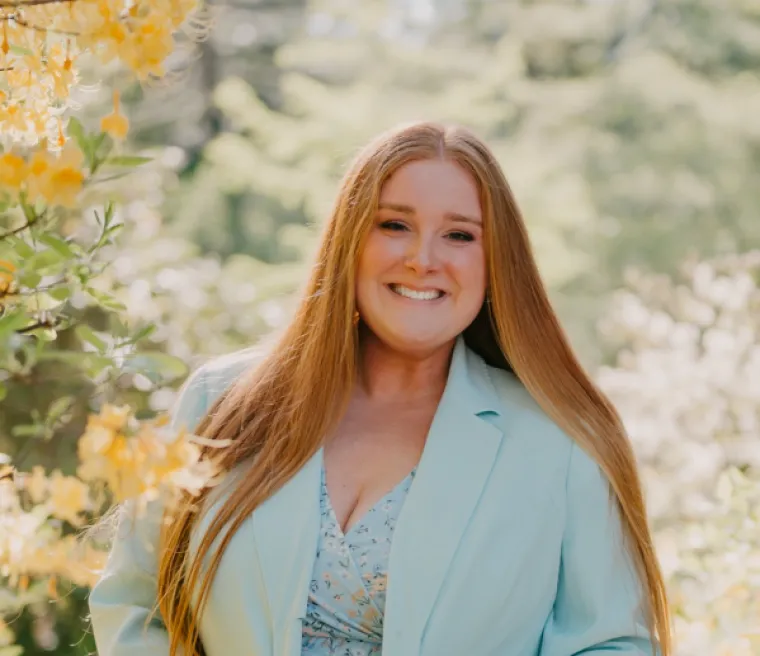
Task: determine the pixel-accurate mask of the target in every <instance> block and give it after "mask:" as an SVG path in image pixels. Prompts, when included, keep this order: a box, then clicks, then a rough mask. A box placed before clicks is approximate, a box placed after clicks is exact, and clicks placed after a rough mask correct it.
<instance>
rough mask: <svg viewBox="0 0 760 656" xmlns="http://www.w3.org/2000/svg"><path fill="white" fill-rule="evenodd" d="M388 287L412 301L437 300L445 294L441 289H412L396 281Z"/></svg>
mask: <svg viewBox="0 0 760 656" xmlns="http://www.w3.org/2000/svg"><path fill="white" fill-rule="evenodd" d="M388 289H390V290H391V291H392V292H393V293H394V294H396V295H398V296H403V297H404V298H408V299H411V300H413V301H437V300H438V299H439V298H443V297H444V296H445V295H446V294H445V292H444V291H443V290H441V289H412V288H411V287H405V286H404V285H399V284H396V283H391V284H390V285H388Z"/></svg>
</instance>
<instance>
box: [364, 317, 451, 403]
mask: <svg viewBox="0 0 760 656" xmlns="http://www.w3.org/2000/svg"><path fill="white" fill-rule="evenodd" d="M453 348H454V342H453V341H452V342H449V343H447V344H444V345H442V346H441V347H438V348H436V349H433V350H432V351H430V352H427V353H424V354H408V353H403V352H400V351H398V350H395V349H393V348H391V347H389V346H388V345H386V344H384V343H383V342H381V341H380V340H379V339H378V338H377V337H375V336H374V335H372V334H371V333H369V331H367V332H366V333H365V334H364V335H362V341H361V348H360V367H359V372H360V373H359V378H358V381H357V383H358V385H357V387H358V389H357V393H358V394H360V395H361V396H364V397H366V398H367V400H372V401H380V402H383V401H395V400H401V401H403V402H405V403H409V402H414V401H419V400H425V399H428V400H429V399H434V400H436V401H437V400H438V399H439V398H440V396H441V394H443V389H444V387H445V386H446V379H447V377H448V370H449V363H450V360H451V353H452V351H453Z"/></svg>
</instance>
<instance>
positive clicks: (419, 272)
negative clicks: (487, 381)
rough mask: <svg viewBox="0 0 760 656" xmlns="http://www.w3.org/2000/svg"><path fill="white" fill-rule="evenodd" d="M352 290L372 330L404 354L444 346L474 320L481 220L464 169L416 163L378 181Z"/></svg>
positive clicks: (481, 263)
mask: <svg viewBox="0 0 760 656" xmlns="http://www.w3.org/2000/svg"><path fill="white" fill-rule="evenodd" d="M356 290H357V291H356V294H357V306H358V309H359V312H360V314H361V317H362V320H363V321H364V322H365V324H366V325H367V326H368V328H369V329H370V330H371V331H372V333H373V334H374V335H375V336H376V337H377V338H378V339H380V340H381V341H382V342H383V343H385V344H386V345H387V346H389V347H391V348H393V349H394V350H397V351H400V352H404V353H408V354H416V355H424V354H426V353H430V352H432V351H434V350H436V349H437V348H439V347H441V346H443V345H445V344H448V343H450V342H451V341H453V340H454V339H455V338H456V337H457V335H459V334H460V333H461V332H462V331H463V330H464V329H465V328H466V327H467V326H468V325H469V324H470V323H471V322H472V321H473V319H475V316H476V315H477V314H478V311H479V310H480V308H481V306H482V305H483V300H484V298H485V290H486V264H485V253H484V250H483V219H482V212H481V207H480V200H479V196H478V189H477V187H476V185H475V181H474V180H473V178H472V177H471V176H470V175H469V174H468V173H467V172H466V171H465V170H464V169H462V168H460V167H459V166H458V165H457V164H455V163H453V162H451V161H446V160H438V159H431V160H421V161H416V162H411V163H409V164H405V165H404V166H402V167H401V168H399V169H398V170H397V171H396V172H395V173H394V174H393V175H392V176H391V177H390V178H389V179H388V180H387V181H386V183H385V184H384V185H383V188H382V191H381V193H380V203H379V207H378V209H377V214H376V216H375V220H374V224H373V226H372V228H371V230H370V233H369V235H368V237H367V240H366V242H365V245H364V248H363V250H362V252H361V255H360V257H359V262H358V268H357V277H356Z"/></svg>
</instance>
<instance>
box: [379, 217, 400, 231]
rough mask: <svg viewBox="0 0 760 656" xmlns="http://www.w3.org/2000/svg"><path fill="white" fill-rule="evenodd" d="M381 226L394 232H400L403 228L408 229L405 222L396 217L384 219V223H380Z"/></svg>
mask: <svg viewBox="0 0 760 656" xmlns="http://www.w3.org/2000/svg"><path fill="white" fill-rule="evenodd" d="M380 227H381V228H382V229H383V230H391V231H393V232H400V231H401V230H406V226H405V225H404V224H403V223H401V221H396V220H395V219H390V220H388V221H383V222H382V223H380Z"/></svg>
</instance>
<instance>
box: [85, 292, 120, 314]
mask: <svg viewBox="0 0 760 656" xmlns="http://www.w3.org/2000/svg"><path fill="white" fill-rule="evenodd" d="M85 291H86V292H87V293H88V294H89V295H90V296H91V297H92V298H94V299H95V300H96V301H97V302H98V304H99V305H100V306H101V307H102V308H104V309H106V310H111V311H112V312H124V311H126V309H127V306H126V305H124V304H123V303H121V302H120V301H118V300H116V299H115V298H114V297H113V296H111V294H108V293H106V292H101V291H99V290H97V289H93V288H92V287H86V288H85Z"/></svg>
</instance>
